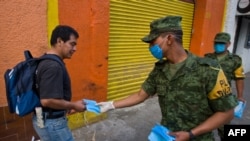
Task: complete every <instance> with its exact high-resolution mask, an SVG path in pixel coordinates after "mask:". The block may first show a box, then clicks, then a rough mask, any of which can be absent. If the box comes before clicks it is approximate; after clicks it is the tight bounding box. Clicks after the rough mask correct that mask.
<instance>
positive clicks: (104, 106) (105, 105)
mask: <svg viewBox="0 0 250 141" xmlns="http://www.w3.org/2000/svg"><path fill="white" fill-rule="evenodd" d="M97 105H98V106H100V110H101V113H103V112H107V111H109V110H113V109H115V106H114V105H113V101H109V102H100V103H97Z"/></svg>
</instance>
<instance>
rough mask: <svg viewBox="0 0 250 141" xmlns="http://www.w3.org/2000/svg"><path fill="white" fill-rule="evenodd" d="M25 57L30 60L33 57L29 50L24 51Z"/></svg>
mask: <svg viewBox="0 0 250 141" xmlns="http://www.w3.org/2000/svg"><path fill="white" fill-rule="evenodd" d="M24 57H25V60H29V59H32V58H33V56H32V55H31V53H30V51H29V50H25V51H24Z"/></svg>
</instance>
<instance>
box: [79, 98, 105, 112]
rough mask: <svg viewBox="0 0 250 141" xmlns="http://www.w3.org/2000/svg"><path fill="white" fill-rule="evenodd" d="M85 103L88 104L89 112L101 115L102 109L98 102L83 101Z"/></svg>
mask: <svg viewBox="0 0 250 141" xmlns="http://www.w3.org/2000/svg"><path fill="white" fill-rule="evenodd" d="M83 102H84V103H85V104H86V108H87V111H90V112H94V113H96V114H100V113H101V111H100V107H99V106H98V105H97V103H96V101H94V100H89V99H83Z"/></svg>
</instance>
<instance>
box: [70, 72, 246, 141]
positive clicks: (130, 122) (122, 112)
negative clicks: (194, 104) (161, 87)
mask: <svg viewBox="0 0 250 141" xmlns="http://www.w3.org/2000/svg"><path fill="white" fill-rule="evenodd" d="M249 84H250V73H247V77H246V79H245V89H244V98H245V99H246V100H247V101H248V102H250V87H249V86H248V85H249ZM232 90H233V92H234V93H235V92H236V89H235V86H234V83H233V88H232ZM107 115H108V116H107V118H106V119H105V120H102V121H99V122H97V123H94V124H91V125H89V126H88V127H82V128H79V129H76V130H74V131H73V135H74V137H75V141H148V139H147V137H148V135H149V133H150V130H151V128H152V127H153V126H154V124H155V123H159V122H160V120H161V113H160V108H159V104H158V98H157V97H153V98H150V99H148V100H146V101H145V102H144V103H141V104H139V105H136V106H134V107H129V108H124V109H116V110H113V111H110V112H108V114H107ZM231 123H232V124H250V104H247V106H246V109H245V111H244V115H243V118H242V119H237V118H234V119H233V120H232V122H231ZM215 137H216V141H219V140H218V136H217V133H216V132H215Z"/></svg>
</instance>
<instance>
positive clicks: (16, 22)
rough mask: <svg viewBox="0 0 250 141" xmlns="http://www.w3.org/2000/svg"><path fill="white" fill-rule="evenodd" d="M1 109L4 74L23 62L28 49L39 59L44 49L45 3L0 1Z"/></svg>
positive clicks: (3, 97)
mask: <svg viewBox="0 0 250 141" xmlns="http://www.w3.org/2000/svg"><path fill="white" fill-rule="evenodd" d="M0 7H1V8H0V13H1V14H0V42H1V46H0V52H1V55H0V107H2V106H7V101H6V94H5V84H4V79H3V74H4V72H5V71H6V69H8V68H11V67H13V66H14V65H15V64H16V63H18V62H19V61H20V60H23V59H24V56H23V51H24V50H27V49H29V50H30V51H31V52H32V54H33V55H34V56H40V55H41V53H42V52H44V51H45V50H46V49H47V47H48V46H47V43H48V42H47V19H46V17H47V13H46V9H47V2H46V1H44V0H25V1H24V0H15V1H13V0H0Z"/></svg>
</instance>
